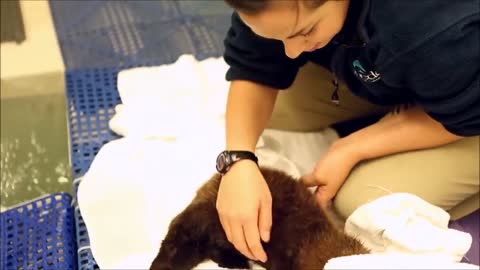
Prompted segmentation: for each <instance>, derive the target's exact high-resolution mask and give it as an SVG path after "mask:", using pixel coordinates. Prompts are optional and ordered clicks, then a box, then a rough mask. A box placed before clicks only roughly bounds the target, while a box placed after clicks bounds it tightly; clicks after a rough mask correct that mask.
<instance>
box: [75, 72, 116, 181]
mask: <svg viewBox="0 0 480 270" xmlns="http://www.w3.org/2000/svg"><path fill="white" fill-rule="evenodd" d="M118 71H119V70H118V69H117V68H101V69H98V68H93V69H83V70H73V71H67V72H66V85H67V104H68V116H69V117H68V118H69V121H68V122H69V123H68V124H69V125H68V126H69V133H70V155H71V160H72V170H73V177H74V179H76V178H78V177H80V176H83V174H84V173H85V172H86V171H87V170H88V168H89V166H90V164H91V163H92V161H93V158H94V157H95V155H96V154H97V153H98V151H99V150H100V148H101V147H102V146H103V145H104V144H105V143H107V142H109V141H111V140H113V139H115V138H118V136H117V135H116V134H115V133H113V132H112V131H111V130H110V129H109V127H108V121H109V120H110V119H111V117H112V116H113V114H114V108H115V105H117V104H118V103H120V97H119V94H118V90H117V73H118Z"/></svg>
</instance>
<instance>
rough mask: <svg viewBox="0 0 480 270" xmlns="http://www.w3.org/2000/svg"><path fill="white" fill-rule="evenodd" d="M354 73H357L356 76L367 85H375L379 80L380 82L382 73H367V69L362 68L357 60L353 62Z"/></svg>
mask: <svg viewBox="0 0 480 270" xmlns="http://www.w3.org/2000/svg"><path fill="white" fill-rule="evenodd" d="M352 66H353V73H355V76H357V77H358V78H359V79H361V80H362V81H364V82H367V83H374V82H376V81H378V80H380V78H381V76H380V73H378V72H376V71H373V70H371V71H367V70H365V68H364V67H363V66H362V64H361V63H360V61H358V60H355V61H353V64H352Z"/></svg>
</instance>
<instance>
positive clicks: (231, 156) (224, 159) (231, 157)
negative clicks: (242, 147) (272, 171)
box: [216, 150, 258, 175]
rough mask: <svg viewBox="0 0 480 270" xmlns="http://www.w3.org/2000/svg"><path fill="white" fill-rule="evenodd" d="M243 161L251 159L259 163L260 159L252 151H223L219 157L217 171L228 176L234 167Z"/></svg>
mask: <svg viewBox="0 0 480 270" xmlns="http://www.w3.org/2000/svg"><path fill="white" fill-rule="evenodd" d="M242 159H249V160H252V161H254V162H255V163H257V165H258V158H257V156H255V154H254V153H252V152H250V151H227V150H226V151H223V152H221V153H220V154H218V157H217V166H216V167H217V171H218V172H219V173H220V174H222V175H223V174H226V173H227V172H228V170H230V168H231V167H232V165H233V164H234V163H235V162H237V161H239V160H242Z"/></svg>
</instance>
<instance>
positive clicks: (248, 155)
mask: <svg viewBox="0 0 480 270" xmlns="http://www.w3.org/2000/svg"><path fill="white" fill-rule="evenodd" d="M228 152H229V154H230V157H231V158H232V164H233V163H235V162H237V161H239V160H242V159H250V160H252V161H254V162H255V163H257V164H258V158H257V156H255V154H254V153H252V152H250V151H228Z"/></svg>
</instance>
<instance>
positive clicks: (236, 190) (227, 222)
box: [217, 160, 272, 262]
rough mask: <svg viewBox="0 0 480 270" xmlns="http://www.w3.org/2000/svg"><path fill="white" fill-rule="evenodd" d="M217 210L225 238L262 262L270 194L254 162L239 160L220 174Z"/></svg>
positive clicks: (268, 237) (270, 217) (267, 232)
mask: <svg viewBox="0 0 480 270" xmlns="http://www.w3.org/2000/svg"><path fill="white" fill-rule="evenodd" d="M217 210H218V214H219V217H220V222H221V223H222V227H223V229H224V231H225V234H226V235H227V238H228V241H230V242H231V243H232V244H233V245H234V246H235V248H236V249H237V250H238V251H240V252H241V253H242V254H243V255H245V256H246V257H248V258H250V259H251V260H257V261H262V262H265V261H266V260H267V255H266V253H265V251H264V249H263V247H262V244H261V242H260V239H262V240H263V241H265V242H268V241H269V239H270V228H271V225H272V196H271V193H270V190H269V188H268V185H267V183H266V182H265V179H264V178H263V176H262V174H261V172H260V170H259V168H258V166H257V164H255V163H254V162H253V161H251V160H240V161H238V162H236V163H235V164H234V165H233V166H232V167H231V168H230V170H229V171H228V172H227V173H226V174H225V175H224V176H223V177H222V180H221V182H220V187H219V190H218V197H217Z"/></svg>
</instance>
